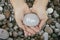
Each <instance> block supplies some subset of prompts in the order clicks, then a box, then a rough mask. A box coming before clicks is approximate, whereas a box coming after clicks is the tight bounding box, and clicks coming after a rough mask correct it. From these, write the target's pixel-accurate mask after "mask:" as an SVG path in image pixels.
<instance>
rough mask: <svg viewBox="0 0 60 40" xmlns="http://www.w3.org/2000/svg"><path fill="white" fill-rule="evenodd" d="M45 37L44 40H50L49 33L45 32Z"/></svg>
mask: <svg viewBox="0 0 60 40" xmlns="http://www.w3.org/2000/svg"><path fill="white" fill-rule="evenodd" d="M43 37H44V40H48V33H47V32H45V33H44V34H43Z"/></svg>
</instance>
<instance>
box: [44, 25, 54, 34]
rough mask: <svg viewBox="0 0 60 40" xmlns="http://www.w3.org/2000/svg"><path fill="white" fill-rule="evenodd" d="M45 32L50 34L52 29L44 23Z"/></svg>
mask: <svg viewBox="0 0 60 40" xmlns="http://www.w3.org/2000/svg"><path fill="white" fill-rule="evenodd" d="M44 30H45V32H47V33H49V34H52V33H53V29H52V28H51V27H50V26H49V25H46V27H45V29H44Z"/></svg>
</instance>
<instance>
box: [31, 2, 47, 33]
mask: <svg viewBox="0 0 60 40" xmlns="http://www.w3.org/2000/svg"><path fill="white" fill-rule="evenodd" d="M41 2H42V3H41ZM41 2H36V3H35V4H34V5H33V7H32V8H31V9H30V10H31V11H32V12H35V13H36V14H37V15H38V16H39V18H40V24H39V25H38V26H36V27H35V28H33V27H31V29H33V30H34V31H35V32H36V33H37V32H39V31H40V30H41V28H42V27H43V25H44V24H45V23H46V21H47V19H48V17H47V13H46V6H47V3H48V2H47V3H46V2H45V4H44V3H43V1H41Z"/></svg>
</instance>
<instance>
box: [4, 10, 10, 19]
mask: <svg viewBox="0 0 60 40" xmlns="http://www.w3.org/2000/svg"><path fill="white" fill-rule="evenodd" d="M4 14H5V16H6V18H9V17H10V11H9V10H6V11H5V13H4Z"/></svg>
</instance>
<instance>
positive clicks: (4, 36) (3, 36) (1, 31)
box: [0, 29, 9, 39]
mask: <svg viewBox="0 0 60 40" xmlns="http://www.w3.org/2000/svg"><path fill="white" fill-rule="evenodd" d="M8 37H9V33H8V32H7V31H6V30H4V29H0V38H1V39H7V38H8Z"/></svg>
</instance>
